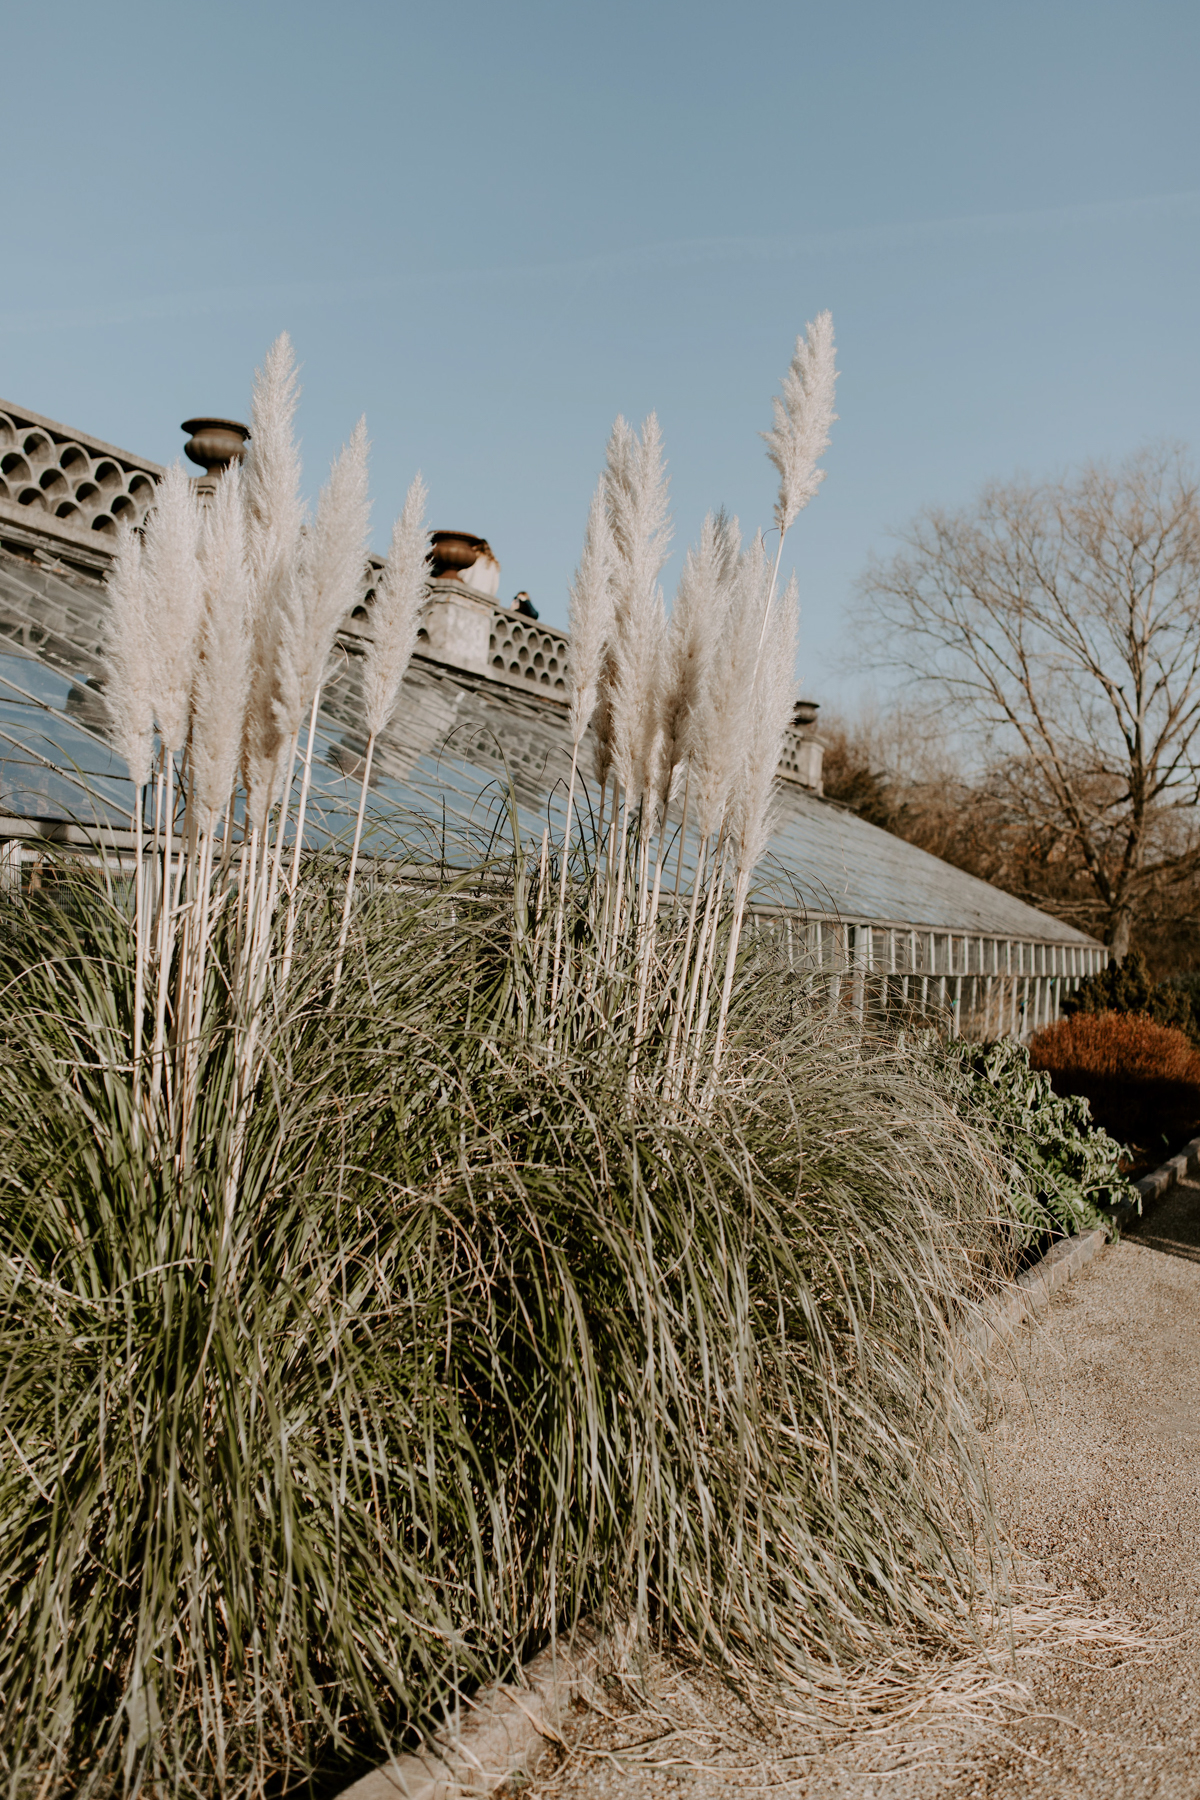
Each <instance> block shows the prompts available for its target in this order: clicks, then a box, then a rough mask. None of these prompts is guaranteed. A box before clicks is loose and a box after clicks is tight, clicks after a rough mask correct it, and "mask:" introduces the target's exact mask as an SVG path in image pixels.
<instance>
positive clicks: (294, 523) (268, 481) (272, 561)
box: [242, 331, 304, 828]
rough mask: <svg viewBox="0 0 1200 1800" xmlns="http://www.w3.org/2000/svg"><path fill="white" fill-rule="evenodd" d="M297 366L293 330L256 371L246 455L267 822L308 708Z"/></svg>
mask: <svg viewBox="0 0 1200 1800" xmlns="http://www.w3.org/2000/svg"><path fill="white" fill-rule="evenodd" d="M298 397H299V396H298V390H297V386H296V365H295V358H294V356H293V353H292V344H291V339H290V338H289V337H288V335H287V333H286V331H285V332H283V333H281V335H280V336H279V337H278V338H276V340H275V342H274V343H273V344H272V346H271V348H270V350H269V351H268V352H267V355H266V358H265V360H264V362H263V366H262V368H261V369H259V370H258V371H257V372H256V374H255V377H254V398H253V401H252V404H251V412H250V418H251V433H250V452H249V455H248V457H247V459H246V480H245V490H244V495H245V505H246V549H247V559H248V562H249V568H250V657H251V667H250V700H249V704H248V705H247V708H246V727H245V733H244V737H243V745H242V759H243V773H244V778H245V783H246V790H247V794H248V801H249V813H250V822H251V824H252V825H253V826H255V827H256V828H261V826H262V825H263V823H264V821H265V819H266V816H267V813H268V812H269V810H270V807H271V802H272V800H273V798H274V794H275V789H276V787H277V785H278V782H279V765H280V759H281V757H282V756H283V755H284V754H285V753H286V749H287V740H288V737H289V736H290V733H291V731H293V730H298V729H299V725H300V718H301V714H302V710H303V705H302V699H301V693H300V681H299V669H300V665H301V663H302V662H303V660H304V652H303V647H302V646H303V637H304V611H303V593H302V590H301V584H300V575H299V558H300V531H301V526H302V524H303V521H304V510H303V507H302V505H301V501H300V455H299V451H298V450H297V448H296V442H295V418H296V402H297V399H298Z"/></svg>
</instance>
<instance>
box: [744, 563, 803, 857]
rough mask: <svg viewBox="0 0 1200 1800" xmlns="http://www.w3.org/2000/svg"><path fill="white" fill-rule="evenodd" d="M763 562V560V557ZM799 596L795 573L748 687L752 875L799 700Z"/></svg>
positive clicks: (747, 844)
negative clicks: (797, 661) (797, 631)
mask: <svg viewBox="0 0 1200 1800" xmlns="http://www.w3.org/2000/svg"><path fill="white" fill-rule="evenodd" d="M764 560H765V559H764ZM798 619H799V596H798V589H797V586H796V577H795V576H794V575H793V576H792V578H791V580H790V581H789V582H788V585H787V588H786V590H785V592H784V594H783V597H782V599H781V600H779V601H778V602H777V603H776V604H775V605H774V606H773V607H772V608H771V612H770V617H769V619H768V621H767V629H766V634H765V636H764V637H763V641H762V649H761V652H760V654H759V657H758V666H757V669H756V671H755V674H754V678H753V682H752V683H751V685H750V689H749V694H748V700H749V704H748V707H747V709H746V720H745V729H744V732H743V733H742V742H743V756H742V766H741V769H740V771H739V776H738V782H737V790H736V833H737V846H736V847H737V868H738V873H739V875H741V876H743V877H744V878H746V877H748V876H749V874H750V872H751V871H752V870H753V868H754V866H755V864H756V863H757V862H758V859H759V858H760V856H761V855H762V853H763V851H764V850H765V849H766V847H767V840H768V837H769V836H770V813H771V797H772V795H773V793H774V790H775V775H776V770H777V769H778V767H779V761H780V758H781V756H782V755H783V749H784V740H785V737H786V734H787V729H788V726H789V725H790V723H791V719H792V712H793V707H794V704H795V698H796V680H795V668H796V629H797V621H798Z"/></svg>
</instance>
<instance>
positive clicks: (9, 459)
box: [0, 450, 33, 482]
mask: <svg viewBox="0 0 1200 1800" xmlns="http://www.w3.org/2000/svg"><path fill="white" fill-rule="evenodd" d="M0 475H7V476H8V478H9V480H10V481H14V482H20V481H32V480H33V470H32V469H31V468H30V467H29V464H28V463H27V462H26V461H25V458H24V457H23V456H19V455H18V454H17V452H16V451H15V450H10V451H9V453H8V455H7V456H6V457H4V458H3V459H0Z"/></svg>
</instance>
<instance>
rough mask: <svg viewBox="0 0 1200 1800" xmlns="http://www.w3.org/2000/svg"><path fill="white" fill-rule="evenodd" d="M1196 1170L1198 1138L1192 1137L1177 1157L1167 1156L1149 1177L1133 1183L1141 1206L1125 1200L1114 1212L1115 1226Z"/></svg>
mask: <svg viewBox="0 0 1200 1800" xmlns="http://www.w3.org/2000/svg"><path fill="white" fill-rule="evenodd" d="M1198 1170H1200V1137H1194V1138H1192V1139H1191V1141H1190V1142H1189V1143H1186V1144H1185V1145H1184V1146H1183V1149H1182V1150H1181V1151H1180V1152H1179V1154H1178V1156H1169V1157H1168V1158H1167V1160H1166V1162H1165V1163H1160V1164H1159V1165H1158V1168H1157V1169H1152V1170H1151V1171H1150V1173H1149V1175H1143V1176H1142V1179H1141V1180H1140V1181H1135V1182H1134V1184H1133V1185H1134V1187H1135V1188H1136V1189H1137V1191H1138V1193H1139V1194H1140V1195H1141V1205H1138V1204H1137V1203H1136V1202H1135V1201H1133V1200H1126V1201H1125V1203H1124V1205H1123V1206H1118V1207H1117V1209H1116V1211H1115V1212H1114V1214H1113V1219H1114V1222H1115V1223H1116V1224H1117V1225H1124V1224H1125V1223H1126V1221H1127V1220H1128V1219H1130V1218H1132V1217H1133V1215H1134V1214H1135V1213H1139V1212H1141V1210H1142V1206H1145V1205H1149V1204H1150V1203H1151V1202H1153V1201H1155V1200H1161V1199H1162V1197H1163V1195H1164V1194H1169V1193H1170V1191H1171V1189H1172V1188H1173V1187H1174V1186H1175V1184H1176V1182H1179V1181H1183V1180H1184V1179H1185V1177H1186V1176H1188V1175H1195V1174H1196V1173H1197V1171H1198Z"/></svg>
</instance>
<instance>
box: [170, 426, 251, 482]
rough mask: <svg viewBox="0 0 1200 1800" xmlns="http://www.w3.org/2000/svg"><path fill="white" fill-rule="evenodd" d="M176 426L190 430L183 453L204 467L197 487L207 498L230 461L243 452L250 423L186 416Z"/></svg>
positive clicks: (240, 458)
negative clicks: (180, 423) (186, 417)
mask: <svg viewBox="0 0 1200 1800" xmlns="http://www.w3.org/2000/svg"><path fill="white" fill-rule="evenodd" d="M179 429H180V431H186V432H188V433H190V435H189V437H188V441H187V443H186V444H185V445H184V446H183V453H184V455H185V456H186V457H188V458H189V460H190V461H192V462H194V463H199V464H200V467H201V468H202V469H203V470H204V473H203V475H197V477H196V488H197V491H198V492H199V493H200V494H201V495H202V496H203V497H204V498H205V499H207V498H208V496H209V495H210V494H211V493H212V492H213V489H214V488H215V487H216V485H217V482H218V480H219V479H220V477H221V476H222V475H223V474H224V473H225V471H226V469H227V468H228V467H229V465H230V463H235V462H240V461H241V460H242V458H243V457H244V456H245V454H246V444H247V442H248V441H249V437H250V427H249V426H248V425H243V424H241V423H240V422H239V421H238V420H237V419H185V420H184V421H183V424H182V425H181V426H180V427H179Z"/></svg>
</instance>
